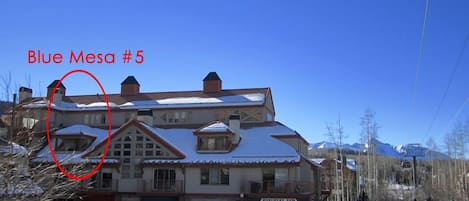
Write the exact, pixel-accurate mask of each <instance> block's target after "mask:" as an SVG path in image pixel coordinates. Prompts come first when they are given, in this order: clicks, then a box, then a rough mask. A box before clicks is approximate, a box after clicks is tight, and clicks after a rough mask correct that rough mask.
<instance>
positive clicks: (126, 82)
mask: <svg viewBox="0 0 469 201" xmlns="http://www.w3.org/2000/svg"><path fill="white" fill-rule="evenodd" d="M131 84H136V85H138V86H140V84H139V83H138V81H137V79H135V77H134V76H133V75H130V76H128V77H127V78H125V80H124V81H122V83H121V85H131Z"/></svg>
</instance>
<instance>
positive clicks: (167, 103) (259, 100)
mask: <svg viewBox="0 0 469 201" xmlns="http://www.w3.org/2000/svg"><path fill="white" fill-rule="evenodd" d="M264 102H265V94H264V93H246V94H236V95H226V96H219V97H198V96H192V97H171V98H162V99H146V100H132V101H127V102H124V103H122V104H118V103H115V102H112V100H110V102H109V106H110V107H111V108H119V109H159V108H193V107H220V106H252V105H262V104H264ZM47 104H48V101H47V100H37V101H34V102H31V103H28V104H25V105H24V106H23V107H24V108H45V107H47ZM51 108H52V109H56V110H61V111H87V110H106V109H107V104H106V102H104V101H99V102H91V103H88V104H81V103H77V102H67V101H62V102H61V103H60V104H58V105H56V104H54V103H52V104H51Z"/></svg>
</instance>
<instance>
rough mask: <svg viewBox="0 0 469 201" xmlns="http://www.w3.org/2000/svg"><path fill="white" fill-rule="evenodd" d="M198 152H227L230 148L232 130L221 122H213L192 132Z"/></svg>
mask: <svg viewBox="0 0 469 201" xmlns="http://www.w3.org/2000/svg"><path fill="white" fill-rule="evenodd" d="M194 135H196V136H197V140H198V141H197V151H198V152H210V153H213V152H229V151H231V148H232V145H233V143H232V139H233V136H234V132H233V130H231V129H230V127H228V126H227V125H226V124H224V123H222V122H214V123H211V124H208V125H206V126H203V127H202V128H199V129H197V130H196V131H194Z"/></svg>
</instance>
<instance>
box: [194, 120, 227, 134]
mask: <svg viewBox="0 0 469 201" xmlns="http://www.w3.org/2000/svg"><path fill="white" fill-rule="evenodd" d="M197 132H201V133H223V132H232V133H234V132H233V130H231V128H230V127H229V126H227V125H226V124H224V123H223V122H219V121H217V122H213V123H211V124H208V125H206V126H204V127H202V128H199V129H198V130H197Z"/></svg>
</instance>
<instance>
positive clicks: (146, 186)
mask: <svg viewBox="0 0 469 201" xmlns="http://www.w3.org/2000/svg"><path fill="white" fill-rule="evenodd" d="M139 191H140V192H160V193H183V192H184V182H183V181H182V180H160V181H156V182H155V180H152V179H145V180H140V181H139Z"/></svg>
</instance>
